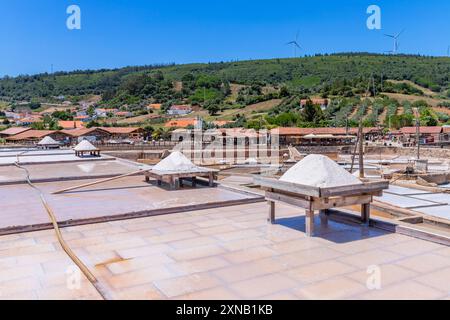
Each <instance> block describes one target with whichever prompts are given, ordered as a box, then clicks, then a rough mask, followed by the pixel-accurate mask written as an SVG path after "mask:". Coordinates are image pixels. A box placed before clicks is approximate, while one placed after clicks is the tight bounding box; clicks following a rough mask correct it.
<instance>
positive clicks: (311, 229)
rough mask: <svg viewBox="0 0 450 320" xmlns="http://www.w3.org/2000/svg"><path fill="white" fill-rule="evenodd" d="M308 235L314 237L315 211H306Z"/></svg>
mask: <svg viewBox="0 0 450 320" xmlns="http://www.w3.org/2000/svg"><path fill="white" fill-rule="evenodd" d="M305 221H306V235H307V236H308V237H313V236H314V210H306V220H305Z"/></svg>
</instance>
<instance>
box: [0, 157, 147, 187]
mask: <svg viewBox="0 0 450 320" xmlns="http://www.w3.org/2000/svg"><path fill="white" fill-rule="evenodd" d="M26 168H27V169H28V171H29V172H30V176H31V179H32V180H41V179H64V178H71V177H72V178H80V177H81V178H83V177H87V178H88V177H97V176H99V177H100V176H108V175H119V174H125V173H130V172H134V171H137V170H139V169H141V168H147V166H144V165H140V164H137V163H131V162H128V161H122V160H107V161H86V162H80V163H52V164H35V165H29V166H26ZM15 181H25V172H24V171H23V170H21V169H19V168H17V167H15V166H0V184H1V183H7V182H15Z"/></svg>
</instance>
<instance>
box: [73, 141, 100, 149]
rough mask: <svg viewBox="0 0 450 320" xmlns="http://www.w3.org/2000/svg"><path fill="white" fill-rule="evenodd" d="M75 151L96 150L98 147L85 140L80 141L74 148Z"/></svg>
mask: <svg viewBox="0 0 450 320" xmlns="http://www.w3.org/2000/svg"><path fill="white" fill-rule="evenodd" d="M74 150H75V151H97V150H98V149H97V148H96V147H94V146H93V145H92V143H90V142H89V141H87V140H83V141H81V142H80V143H79V144H78V145H77V146H76V147H75V148H74Z"/></svg>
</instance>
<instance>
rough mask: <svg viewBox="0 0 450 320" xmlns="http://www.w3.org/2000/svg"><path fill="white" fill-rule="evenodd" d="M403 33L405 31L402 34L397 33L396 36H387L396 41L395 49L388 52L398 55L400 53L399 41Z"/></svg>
mask: <svg viewBox="0 0 450 320" xmlns="http://www.w3.org/2000/svg"><path fill="white" fill-rule="evenodd" d="M403 32H405V29H403V30H402V31H401V32H399V33H397V34H396V35H392V34H385V36H386V37H389V38H392V39H393V40H394V48H393V50H392V51H387V52H388V53H392V54H396V53H397V52H398V48H399V43H398V39H399V38H400V36H401V35H402V34H403Z"/></svg>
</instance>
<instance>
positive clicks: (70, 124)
mask: <svg viewBox="0 0 450 320" xmlns="http://www.w3.org/2000/svg"><path fill="white" fill-rule="evenodd" d="M58 126H60V127H61V128H63V129H65V130H70V129H79V128H84V123H83V121H58Z"/></svg>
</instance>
